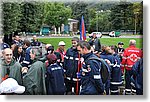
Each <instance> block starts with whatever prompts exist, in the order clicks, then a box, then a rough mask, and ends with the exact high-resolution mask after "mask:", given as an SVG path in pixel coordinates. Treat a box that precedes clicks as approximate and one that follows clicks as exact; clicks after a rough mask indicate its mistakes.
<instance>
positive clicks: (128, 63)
mask: <svg viewBox="0 0 150 102" xmlns="http://www.w3.org/2000/svg"><path fill="white" fill-rule="evenodd" d="M142 56H143V53H142V50H140V49H138V48H136V47H135V46H129V47H128V48H126V49H125V51H124V54H123V57H122V62H121V68H122V71H124V68H125V69H126V70H131V68H132V66H133V65H134V63H135V62H136V61H137V60H138V59H140V58H142Z"/></svg>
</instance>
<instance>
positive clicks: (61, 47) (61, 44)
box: [56, 41, 66, 62]
mask: <svg viewBox="0 0 150 102" xmlns="http://www.w3.org/2000/svg"><path fill="white" fill-rule="evenodd" d="M58 46H59V47H58V49H57V50H56V52H59V53H60V54H61V59H62V62H64V57H65V55H66V50H65V42H64V41H60V42H59V44H58Z"/></svg>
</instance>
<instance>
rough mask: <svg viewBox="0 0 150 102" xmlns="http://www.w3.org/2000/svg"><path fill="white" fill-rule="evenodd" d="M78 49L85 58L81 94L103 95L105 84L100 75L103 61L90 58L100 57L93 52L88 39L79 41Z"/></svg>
mask: <svg viewBox="0 0 150 102" xmlns="http://www.w3.org/2000/svg"><path fill="white" fill-rule="evenodd" d="M77 49H78V51H79V52H80V53H81V54H82V55H83V56H82V57H83V58H84V62H83V64H82V68H81V92H80V95H102V94H103V92H104V84H103V82H102V79H101V75H100V67H101V63H100V62H99V61H97V60H89V58H93V57H94V58H95V57H96V58H98V57H97V56H96V55H95V54H93V53H92V52H91V47H90V44H89V43H88V42H86V41H81V42H79V43H78V46H77Z"/></svg>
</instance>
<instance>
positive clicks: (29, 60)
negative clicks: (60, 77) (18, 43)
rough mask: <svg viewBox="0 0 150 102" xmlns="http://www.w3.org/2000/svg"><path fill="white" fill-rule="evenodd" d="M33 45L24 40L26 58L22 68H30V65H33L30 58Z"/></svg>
mask: <svg viewBox="0 0 150 102" xmlns="http://www.w3.org/2000/svg"><path fill="white" fill-rule="evenodd" d="M30 45H31V43H30V41H29V40H24V44H23V48H24V51H25V58H24V60H23V62H22V66H23V67H28V65H30V63H31V59H30V58H31V57H30V50H31V46H30Z"/></svg>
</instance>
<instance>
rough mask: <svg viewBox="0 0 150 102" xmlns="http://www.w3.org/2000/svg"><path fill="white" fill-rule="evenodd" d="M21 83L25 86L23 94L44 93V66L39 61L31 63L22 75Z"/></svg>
mask: <svg viewBox="0 0 150 102" xmlns="http://www.w3.org/2000/svg"><path fill="white" fill-rule="evenodd" d="M23 85H24V86H25V87H26V91H25V94H29V95H45V94H46V86H45V67H44V64H43V63H42V62H41V61H36V62H35V63H33V64H32V65H31V67H30V68H29V70H28V72H27V74H26V75H25V76H24V77H23Z"/></svg>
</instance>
